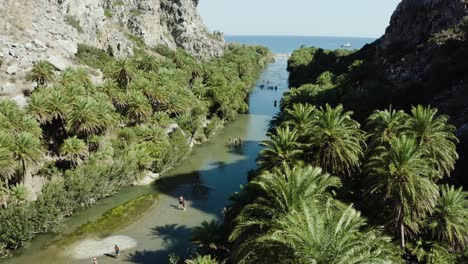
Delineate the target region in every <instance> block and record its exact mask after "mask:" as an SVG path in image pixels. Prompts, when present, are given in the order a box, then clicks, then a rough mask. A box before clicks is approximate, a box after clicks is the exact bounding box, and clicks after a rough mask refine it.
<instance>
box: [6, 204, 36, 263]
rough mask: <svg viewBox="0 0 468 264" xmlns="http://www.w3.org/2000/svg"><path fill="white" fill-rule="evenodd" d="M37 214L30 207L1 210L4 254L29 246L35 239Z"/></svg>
mask: <svg viewBox="0 0 468 264" xmlns="http://www.w3.org/2000/svg"><path fill="white" fill-rule="evenodd" d="M35 213H36V212H35V210H34V208H33V207H31V206H29V205H26V206H19V207H11V208H7V209H2V210H0V222H1V223H2V224H1V225H0V241H1V242H2V243H3V247H4V254H5V252H7V251H9V250H15V249H17V248H19V247H23V246H25V245H27V243H28V241H29V240H31V239H32V238H33V237H34V235H35V233H36V232H35V231H36V228H35V226H34V224H35V221H34V219H35V216H36V214H35Z"/></svg>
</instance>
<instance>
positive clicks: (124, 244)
mask: <svg viewBox="0 0 468 264" xmlns="http://www.w3.org/2000/svg"><path fill="white" fill-rule="evenodd" d="M115 244H117V245H118V246H119V248H120V250H127V249H131V248H135V247H136V246H137V242H136V240H135V239H133V238H131V237H129V236H110V237H106V238H104V239H102V240H96V239H86V240H83V241H80V242H78V243H76V244H75V245H74V246H73V248H72V249H71V252H70V253H71V255H72V257H73V258H75V259H89V258H92V257H100V256H103V255H105V254H115V252H114V245H115Z"/></svg>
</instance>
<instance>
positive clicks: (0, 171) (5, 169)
mask: <svg viewBox="0 0 468 264" xmlns="http://www.w3.org/2000/svg"><path fill="white" fill-rule="evenodd" d="M3 143H6V142H2V140H1V139H0V182H1V183H5V185H6V188H8V181H9V180H10V179H11V177H12V176H13V175H14V174H15V169H16V164H15V159H14V155H13V152H12V151H11V150H9V149H8V148H11V146H5V145H4V144H3Z"/></svg>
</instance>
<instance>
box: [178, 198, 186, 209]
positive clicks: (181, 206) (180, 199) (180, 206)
mask: <svg viewBox="0 0 468 264" xmlns="http://www.w3.org/2000/svg"><path fill="white" fill-rule="evenodd" d="M184 204H185V200H184V197H183V196H182V195H181V196H180V197H179V209H183V206H184Z"/></svg>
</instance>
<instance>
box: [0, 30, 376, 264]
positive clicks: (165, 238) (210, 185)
mask: <svg viewBox="0 0 468 264" xmlns="http://www.w3.org/2000/svg"><path fill="white" fill-rule="evenodd" d="M227 40H228V41H231V42H242V43H247V44H265V45H267V46H269V47H270V49H271V50H272V51H273V52H275V53H291V52H292V49H294V48H298V47H299V46H300V45H302V44H309V45H315V46H319V47H322V48H332V49H333V48H337V47H339V45H340V44H341V43H345V42H347V41H348V39H347V38H310V37H308V38H298V37H285V38H278V37H275V38H272V39H268V38H265V37H237V38H236V37H227ZM371 41H372V39H359V42H358V41H356V42H357V43H356V44H357V45H356V46H353V47H354V48H360V47H361V46H362V45H364V44H365V43H368V42H371ZM285 47H286V48H285ZM286 67H287V56H286V55H284V54H277V55H276V56H275V62H274V63H271V64H269V65H268V66H267V67H266V69H265V70H264V72H263V73H262V75H261V76H260V77H259V79H258V82H257V84H256V86H255V88H254V89H253V91H252V93H251V94H250V96H249V98H248V103H249V106H250V111H249V113H248V114H245V115H241V116H239V118H238V119H237V120H236V121H235V122H233V123H231V124H229V125H228V126H227V127H226V128H225V129H224V130H223V131H222V132H221V133H220V134H218V135H217V136H215V137H214V138H213V139H211V140H210V141H209V142H207V143H205V144H203V145H201V146H197V147H195V149H194V150H193V152H192V154H191V155H190V156H189V157H188V158H187V159H186V160H184V161H182V162H181V164H180V165H179V166H177V168H176V169H174V170H172V171H171V172H170V173H168V175H166V176H165V177H163V178H162V179H160V180H159V181H158V182H157V183H156V184H154V185H151V186H139V187H126V188H124V189H122V190H121V191H119V192H118V193H117V194H116V195H114V196H112V197H110V198H106V199H103V200H101V201H99V203H98V205H96V206H93V207H92V208H88V209H84V210H82V211H80V212H78V213H76V214H75V215H74V216H73V217H71V218H70V219H68V220H67V221H66V222H65V224H64V226H65V227H64V230H63V232H64V233H70V232H72V231H73V230H75V229H76V228H77V227H78V226H80V225H82V224H84V223H87V222H89V221H94V220H96V219H98V218H99V217H100V216H102V214H103V213H104V212H106V211H107V210H109V209H111V208H113V207H116V206H118V205H121V204H123V203H125V202H127V201H130V200H132V199H134V198H136V197H138V196H140V195H143V194H148V193H157V194H158V198H159V200H158V202H157V203H156V205H155V206H154V207H153V208H152V209H150V210H149V211H148V212H147V213H146V214H145V215H144V216H143V217H141V218H140V219H138V220H136V221H135V222H134V223H132V224H130V225H129V226H127V227H125V228H124V229H122V230H119V231H118V232H115V233H113V234H110V236H112V237H114V236H124V237H127V238H131V239H133V240H134V241H135V242H136V245H135V246H134V247H132V248H130V249H125V250H121V256H120V257H119V259H118V260H116V259H114V258H112V257H109V256H105V255H98V260H99V263H101V264H102V263H145V264H146V263H168V255H169V254H171V253H175V254H177V255H179V256H187V255H188V253H189V252H187V251H188V249H189V248H190V247H191V243H190V237H191V233H192V230H193V228H194V227H196V226H198V225H200V223H201V222H203V221H211V220H212V219H220V218H221V216H222V213H221V212H222V209H223V208H224V207H225V206H226V205H227V204H229V200H228V199H229V196H230V195H231V194H232V193H234V192H236V191H238V190H239V187H240V185H244V184H245V183H246V182H247V174H248V172H249V170H252V169H255V167H256V158H257V155H258V152H259V151H260V150H261V146H260V142H261V141H262V140H263V139H265V137H266V132H267V128H268V124H269V121H270V120H271V118H272V117H273V116H274V115H275V114H276V112H277V111H278V107H275V106H274V101H275V100H276V101H277V102H278V103H279V102H280V100H281V96H282V94H283V93H284V92H285V91H286V90H287V89H288V72H287V71H286ZM264 80H265V81H269V82H270V83H269V84H267V83H265V85H266V86H268V85H272V86H277V87H278V89H277V90H268V89H261V88H260V86H259V85H260V84H262V83H263V81H264ZM229 137H232V138H239V137H241V138H242V139H243V140H244V145H243V146H242V148H239V149H233V148H231V147H229V146H228V145H227V144H226V143H227V141H228V139H229ZM180 195H183V196H184V197H185V198H186V199H187V201H188V203H187V204H188V208H187V210H186V211H182V210H178V208H177V203H178V201H177V198H178V197H179V196H180ZM54 239H56V236H55V235H53V234H47V235H40V236H39V237H37V238H36V239H34V240H33V242H32V243H31V245H30V246H29V247H27V248H24V249H21V250H19V251H18V252H16V255H15V256H14V257H12V258H8V259H5V260H3V261H2V263H8V264H19V263H34V264H50V263H72V264H73V263H92V261H91V259H92V255H91V256H90V257H86V258H81V259H77V258H76V256H73V254H72V253H74V251H75V246H74V245H67V246H65V245H57V244H54V243H52V244H51V241H53V240H54ZM103 243H104V242H100V246H102V244H103ZM107 243H108V244H109V245H108V248H109V251H112V249H113V246H114V241H108V242H107ZM98 244H99V243H98ZM105 247H107V245H105Z"/></svg>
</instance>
